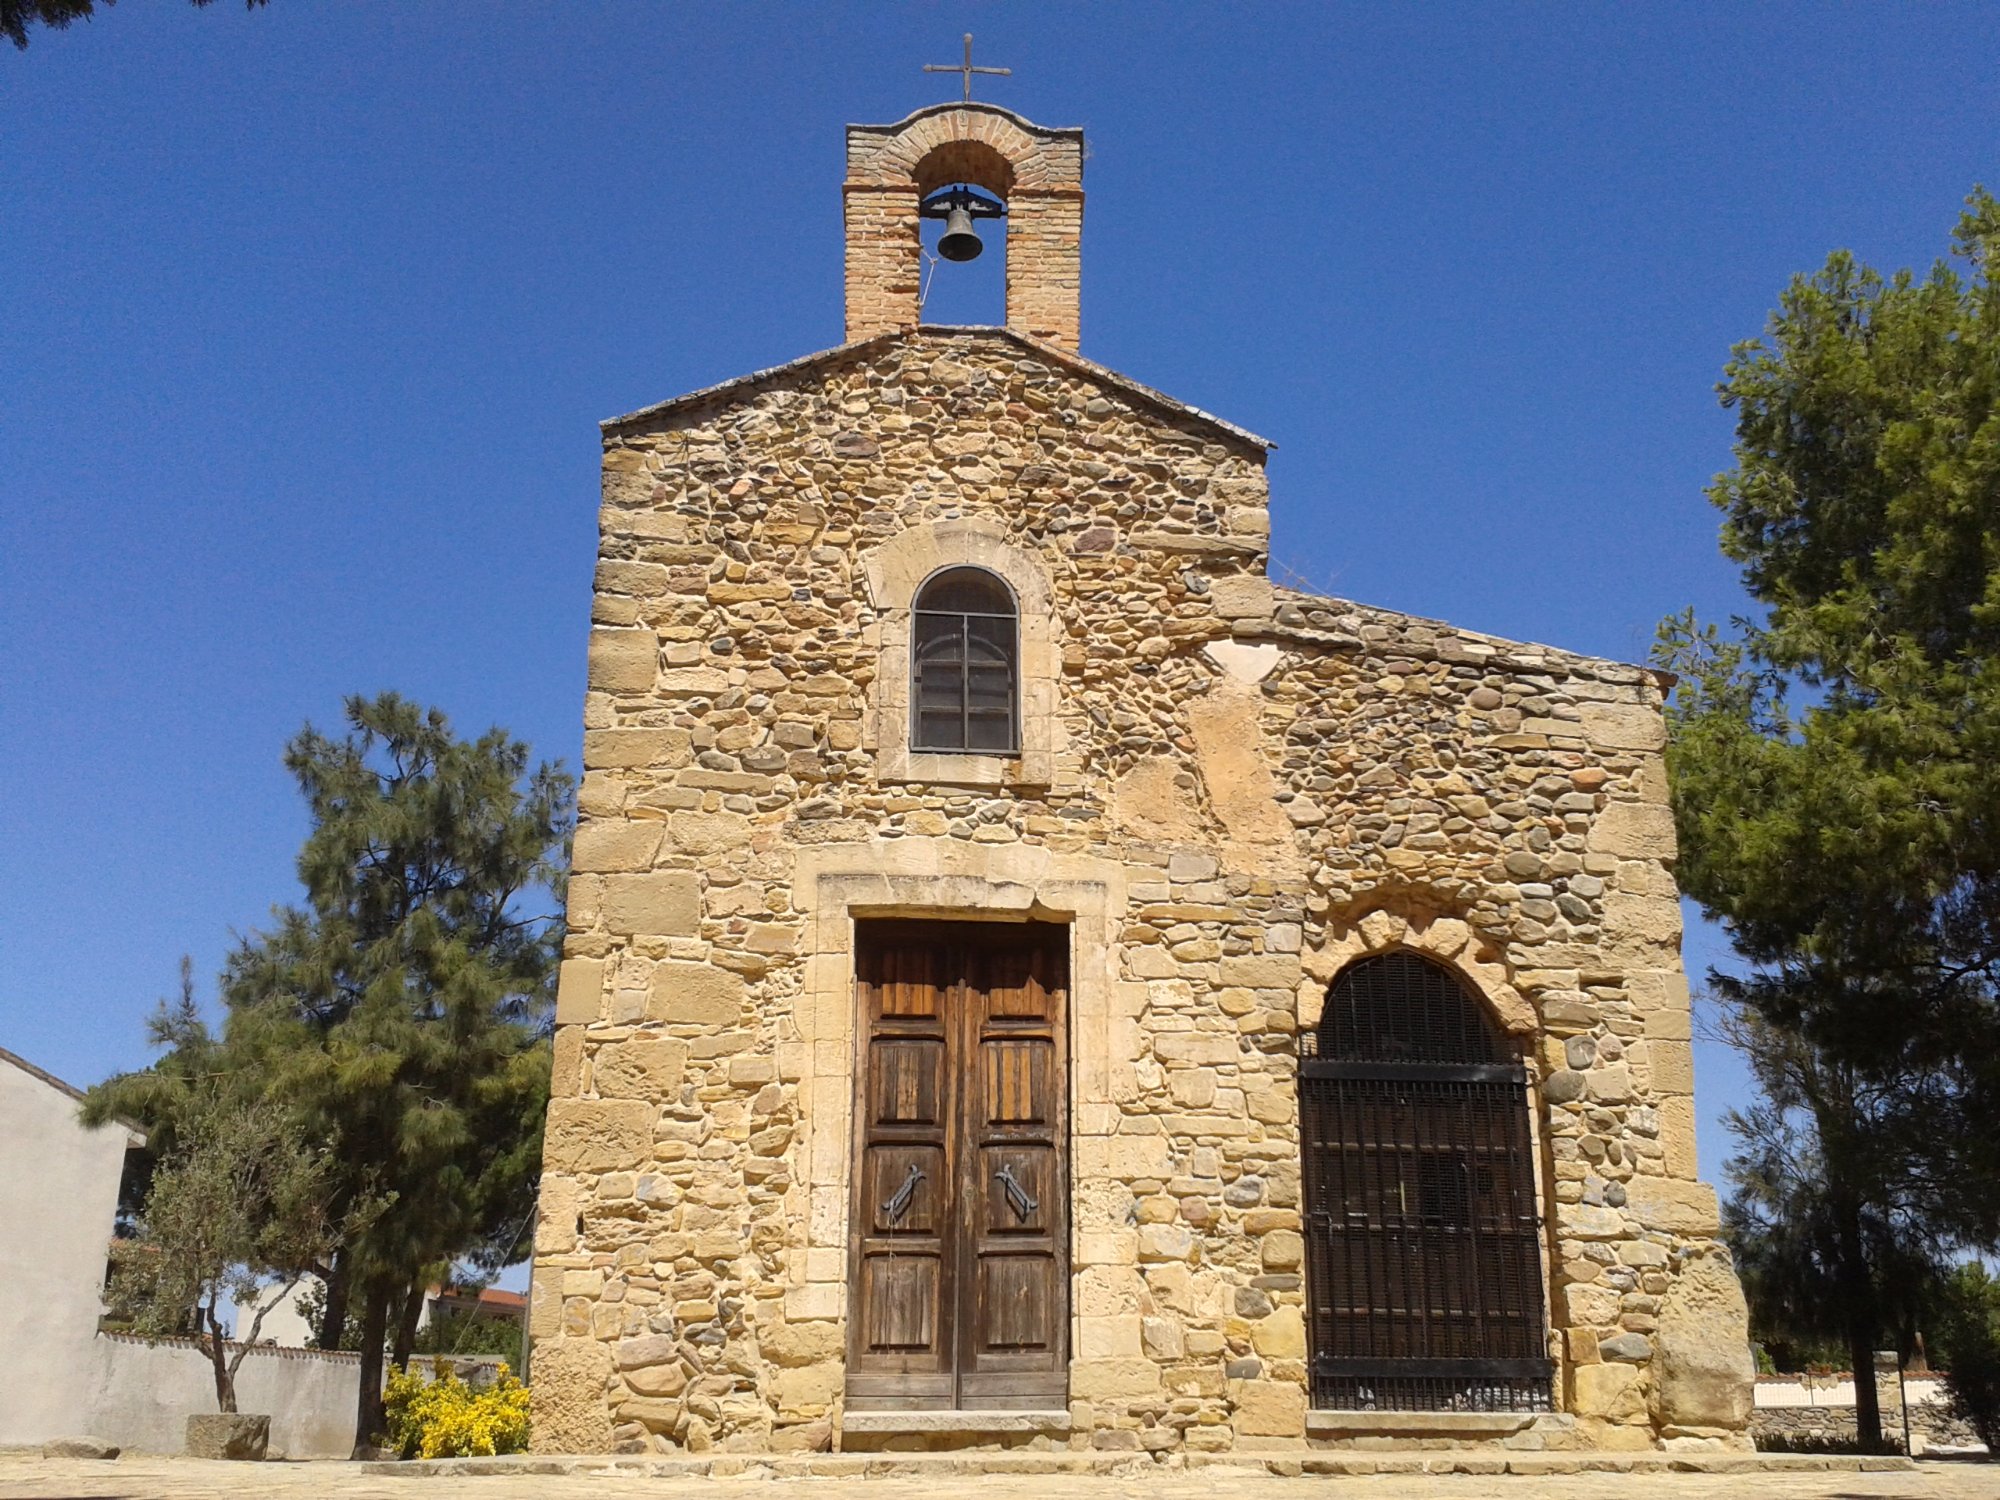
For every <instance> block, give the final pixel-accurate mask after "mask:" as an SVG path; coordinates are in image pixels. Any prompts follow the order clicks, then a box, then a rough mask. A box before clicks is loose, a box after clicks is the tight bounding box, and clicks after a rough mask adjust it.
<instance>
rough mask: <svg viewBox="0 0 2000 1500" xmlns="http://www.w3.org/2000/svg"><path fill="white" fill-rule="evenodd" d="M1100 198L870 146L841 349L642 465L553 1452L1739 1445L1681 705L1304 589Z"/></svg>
mask: <svg viewBox="0 0 2000 1500" xmlns="http://www.w3.org/2000/svg"><path fill="white" fill-rule="evenodd" d="M1082 146H1083V143H1082V138H1081V133H1080V132H1078V131H1074V130H1050V129H1043V128H1040V127H1037V126H1034V125H1032V124H1030V123H1029V122H1027V121H1025V120H1022V119H1020V118H1019V117H1017V116H1015V115H1013V114H1011V113H1009V112H1008V111H1005V110H1002V109H999V108H995V107H993V106H989V105H984V104H963V105H960V104H953V105H945V106H939V107H935V108H931V109H925V110H920V111H918V112H917V113H916V114H913V115H911V116H910V117H909V118H908V119H906V120H904V121H902V122H901V123H899V124H896V125H893V126H881V127H876V126H856V127H850V129H849V132H848V177H847V182H846V184H845V204H846V225H847V341H846V342H845V343H844V344H842V345H841V346H840V347H838V348H836V349H833V350H830V351H827V352H825V353H821V354H816V355H812V356H809V357H807V358H804V359H800V360H797V361H795V362H793V363H792V364H789V365H785V366H781V367H779V368H776V369H772V370H766V371H762V372H759V373H757V374H753V375H750V376H746V377H744V378H742V379H740V380H736V381H732V382H730V383H728V384H726V385H723V386H718V387H715V388H713V389H711V390H707V391H702V392H697V393H695V394H693V395H690V396H686V397H682V398H680V399H678V400H674V401H669V402H666V403H663V404H662V405H659V406H655V407H651V408H648V409H646V410H643V411H640V412H635V413H633V414H631V415H629V416H626V417H621V418H618V419H615V420H613V421H611V422H608V423H606V424H605V426H604V469H603V481H604V482H603V509H602V519H601V532H602V543H601V551H600V555H599V562H598V567H597V576H596V589H595V597H594V604H593V611H594V612H593V624H592V630H591V640H590V653H589V686H588V696H587V700H586V707H585V714H586V721H585V723H586V727H585V735H584V766H585V774H584V778H583V782H582V789H581V796H580V819H579V825H578V828H577V833H576V840H575V856H574V865H573V874H572V878H571V883H570V889H569V907H568V938H567V948H566V956H565V961H564V964H563V969H562V977H561V986H560V995H559V999H558V1010H557V1017H556V1019H557V1023H558V1024H557V1033H556V1046H555V1057H556V1062H555V1079H554V1091H553V1094H554V1097H553V1101H552V1103H551V1106H550V1110H549V1119H548V1132H547V1143H546V1157H545V1171H544V1176H543V1185H542V1200H541V1214H540V1219H539V1223H538V1227H537V1231H536V1239H535V1247H536V1253H535V1267H534V1279H533V1293H532V1309H531V1319H530V1331H531V1335H532V1338H533V1341H534V1342H533V1356H532V1376H533V1389H534V1399H535V1434H536V1437H535V1441H536V1445H537V1447H538V1448H540V1449H542V1450H544V1451H558V1452H560V1451H567V1452H608V1451H623V1452H680V1451H695V1452H700V1451H706V1450H711V1449H718V1450H734V1451H802V1450H814V1449H825V1448H842V1449H860V1448H889V1449H896V1448H934V1447H939V1446H952V1445H962V1446H983V1445H1001V1446H1031V1447H1039V1448H1050V1447H1053V1448H1063V1449H1085V1450H1113V1451H1116V1450H1133V1451H1138V1450H1146V1451H1151V1452H1154V1453H1159V1454H1171V1453H1173V1452H1175V1451H1188V1452H1218V1451H1231V1450H1238V1451H1240V1450H1253V1449H1284V1448H1299V1449H1304V1448H1307V1447H1309V1446H1315V1445H1321V1446H1326V1445H1333V1446H1338V1445H1355V1444H1360V1445H1364V1446H1388V1445H1395V1444H1404V1445H1409V1446H1416V1447H1449V1446H1459V1445H1465V1444H1498V1445H1506V1446H1511V1447H1528V1448H1540V1447H1546V1448H1564V1447H1574V1448H1651V1447H1658V1446H1705V1447H1747V1439H1746V1436H1745V1433H1746V1428H1747V1422H1748V1418H1749V1407H1750V1384H1751V1368H1750V1363H1749V1353H1748V1345H1747V1340H1746V1335H1745V1328H1744V1321H1745V1320H1744V1308H1743V1300H1742V1295H1741V1293H1740V1291H1739V1290H1738V1288H1737V1283H1736V1278H1735V1275H1734V1272H1733V1270H1732V1268H1731V1264H1730V1261H1729V1258H1728V1254H1727V1251H1726V1250H1725V1249H1724V1247H1723V1246H1722V1245H1721V1244H1720V1243H1719V1241H1718V1238H1717V1218H1716V1203H1715V1196H1714V1193H1713V1191H1712V1190H1711V1189H1710V1188H1709V1187H1707V1186H1705V1185H1704V1184H1702V1183H1701V1182H1699V1181H1698V1180H1697V1179H1696V1171H1695V1152H1694V1128H1695V1127H1694V1119H1695V1117H1694V1106H1693V1098H1692V1086H1693V1085H1692V1072H1691V1062H1690V1054H1689V1003H1688V992H1687V985H1686V980H1685V978H1684V975H1683V972H1682V968H1681V962H1680V956H1679V940H1680V914H1679V906H1678V899H1677V892H1676V888H1675V885H1674V880H1673V875H1672V873H1671V867H1672V860H1673V853H1674V846H1673V828H1672V820H1671V817H1670V815H1669V812H1668V807H1667V801H1666V795H1667V794H1666V783H1665V776H1664V771H1663V767H1662V761H1661V749H1662V745H1663V741H1664V731H1663V722H1662V718H1661V693H1662V686H1661V683H1660V682H1659V680H1658V679H1657V678H1656V676H1655V675H1654V674H1653V673H1651V672H1649V671H1647V670H1645V669H1642V668H1638V667H1632V666H1626V665H1621V664H1618V663H1614V662H1609V661H1602V660H1596V659H1593V658H1589V657H1584V656H1579V655H1575V654H1572V653H1569V652H1565V651H1560V650H1555V649H1551V648H1548V647H1543V646H1531V645H1523V644H1519V643H1515V642H1510V641H1504V640H1498V639H1495V638H1492V637H1488V636H1482V635H1478V634H1475V633H1472V632H1470V631H1465V630H1460V629H1457V628H1454V627H1451V626H1448V625H1444V624H1441V623H1438V622H1436V621H1432V620H1424V619H1417V618H1413V617H1410V616H1406V615H1399V614H1395V613H1393V612H1389V611H1385V610H1380V609H1372V608H1368V607H1366V606H1363V605H1359V604H1354V603H1350V602H1347V601H1343V600H1338V599H1330V598H1318V597H1313V596H1309V595H1305V594H1301V593H1296V592H1293V591H1290V590H1288V589H1283V588H1278V587H1275V586H1274V585H1273V584H1272V583H1271V582H1270V581H1269V579H1268V578H1267V576H1266V564H1267V560H1268V542H1269V525H1268V520H1267V509H1266V503H1267V492H1266V485H1265V473H1264V460H1265V455H1266V451H1267V448H1268V444H1266V443H1265V442H1264V441H1263V440H1261V439H1259V438H1258V437H1256V436H1254V435H1253V434H1251V433H1249V432H1246V431H1244V430H1243V429H1241V428H1238V427H1235V426H1232V425H1231V424H1229V423H1228V422H1225V421H1222V420H1219V419H1218V418H1216V417H1214V416H1211V415H1209V414H1207V413H1204V412H1201V411H1198V410H1195V409H1192V408H1190V407H1187V406H1185V405H1183V404H1181V403H1179V402H1176V401H1174V400H1172V399H1171V398H1169V397H1167V396H1165V395H1162V394H1161V393H1159V392H1157V391H1154V390H1150V389H1148V388H1146V387H1145V386H1142V385H1140V384H1138V383H1136V382H1134V381H1132V380H1130V379H1127V378H1126V377H1124V376H1122V375H1119V374H1116V373H1114V372H1112V371H1109V370H1106V369H1103V368H1101V367H1099V366H1097V365H1094V364H1092V363H1090V362H1089V361H1087V360H1085V359H1084V358H1082V357H1081V356H1080V355H1079V354H1078V352H1077V348H1078V331H1079V324H1078V310H1079V284H1080V276H1079V265H1080V262H1079V245H1080V235H1081V224H1082V204H1083V199H1082V161H1083V149H1082ZM961 185H970V186H972V187H976V188H978V189H981V190H983V191H984V192H985V193H988V194H990V195H992V196H993V197H994V198H996V199H998V200H999V201H1000V202H1002V203H1004V205H1005V210H1006V217H1005V224H1006V244H1007V293H1006V306H1007V312H1006V320H1007V321H1006V324H1005V326H1003V327H997V328H946V327H934V326H927V325H921V324H920V322H919V307H918V296H919V290H918V289H919V283H920V275H919V273H920V270H921V248H920V243H919V236H918V230H919V214H920V213H921V212H922V211H923V208H924V205H925V203H926V201H927V200H928V201H931V202H936V201H939V200H938V199H937V197H936V195H937V194H938V193H939V192H940V191H941V190H945V189H950V188H953V187H957V186H961Z"/></svg>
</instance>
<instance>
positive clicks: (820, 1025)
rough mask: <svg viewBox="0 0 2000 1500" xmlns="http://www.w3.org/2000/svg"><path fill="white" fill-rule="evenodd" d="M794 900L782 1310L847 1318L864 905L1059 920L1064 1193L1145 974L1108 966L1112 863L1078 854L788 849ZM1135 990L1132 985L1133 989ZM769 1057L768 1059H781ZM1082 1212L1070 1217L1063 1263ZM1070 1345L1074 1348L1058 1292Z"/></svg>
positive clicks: (899, 843)
mask: <svg viewBox="0 0 2000 1500" xmlns="http://www.w3.org/2000/svg"><path fill="white" fill-rule="evenodd" d="M793 900H794V902H795V903H796V904H797V905H798V907H799V908H800V910H802V911H803V912H804V913H805V915H806V923H805V940H806V943H807V945H808V947H807V950H806V953H805V992H804V993H803V994H802V995H801V996H800V997H799V1004H798V1006H797V1009H796V1011H795V1012H794V1015H795V1017H796V1023H795V1024H796V1026H797V1030H798V1036H797V1037H796V1038H786V1039H785V1040H784V1041H783V1042H781V1043H780V1046H781V1049H782V1050H785V1051H790V1052H791V1056H790V1058H789V1059H783V1060H782V1061H789V1062H790V1063H791V1065H792V1067H793V1068H795V1069H796V1071H797V1073H798V1075H799V1077H800V1081H801V1088H800V1091H799V1092H800V1098H801V1104H802V1108H801V1111H800V1116H801V1118H800V1133H801V1135H802V1137H803V1142H802V1146H803V1157H804V1161H805V1165H806V1171H805V1174H804V1175H805V1179H806V1182H807V1183H808V1185H809V1186H808V1188H807V1191H808V1193H809V1194H810V1198H809V1203H808V1213H807V1229H806V1243H805V1246H804V1251H803V1253H802V1254H799V1253H795V1254H794V1255H793V1256H792V1258H791V1262H790V1265H789V1266H788V1268H787V1275H786V1287H785V1317H786V1321H788V1322H798V1321H814V1320H833V1321H837V1322H842V1323H844V1322H845V1320H846V1317H847V1291H848V1287H847V1278H848V1270H849V1267H848V1236H847V1231H848V1222H847V1220H848V1212H849V1197H850V1193H849V1177H848V1174H849V1172H850V1171H851V1170H852V1166H853V1163H852V1148H853V1135H854V1129H853V1126H854V1117H853V1109H854V1070H855V1067H856V1065H857V1063H856V1056H855V1047H856V1041H855V1031H856V1028H855V1015H854V923H855V920H856V919H857V918H865V917H918V918H934V919H949V920H954V921H964V920H968V919H969V920H975V921H978V920H984V921H1009V920H1013V921H1029V920H1034V921H1052V922H1063V923H1066V924H1067V925H1068V926H1069V928H1070V1020H1069V1025H1070V1063H1069V1115H1070V1153H1069V1159H1070V1164H1071V1165H1070V1171H1071V1181H1070V1185H1069V1186H1070V1197H1071V1202H1072V1207H1073V1208H1075V1206H1076V1201H1077V1197H1078V1178H1079V1176H1080V1174H1081V1173H1082V1172H1083V1171H1084V1170H1085V1169H1086V1164H1087V1163H1089V1162H1090V1161H1092V1160H1095V1159H1099V1158H1101V1156H1102V1154H1103V1148H1102V1147H1101V1146H1100V1147H1099V1148H1098V1149H1097V1150H1096V1151H1093V1150H1092V1149H1090V1145H1089V1142H1090V1141H1091V1140H1092V1139H1093V1138H1099V1137H1106V1136H1109V1135H1111V1134H1112V1133H1113V1132H1114V1131H1115V1130H1116V1128H1117V1122H1118V1110H1117V1108H1116V1106H1115V1105H1114V1104H1113V1103H1112V1100H1113V1099H1114V1097H1116V1096H1117V1092H1118V1090H1117V1076H1118V1074H1119V1072H1120V1070H1119V1069H1118V1068H1117V1066H1116V1064H1114V1062H1113V1059H1114V1058H1116V1057H1123V1058H1125V1059H1127V1061H1126V1063H1125V1064H1124V1067H1123V1070H1122V1071H1123V1072H1130V1070H1131V1063H1130V1061H1129V1059H1130V1058H1132V1057H1133V1056H1134V1055H1135V1054H1134V1052H1133V1051H1132V1050H1131V1047H1130V1046H1129V1045H1127V1046H1125V1048H1124V1050H1123V1051H1119V1050H1117V1049H1118V1045H1119V1044H1120V1043H1121V1042H1125V1043H1129V1042H1130V1041H1131V1040H1132V1039H1131V1038H1130V1037H1128V1036H1126V1035H1125V1034H1124V1033H1125V1030H1126V1028H1136V1026H1137V1017H1138V1014H1139V1011H1140V1009H1142V1008H1143V1006H1144V997H1145V986H1144V985H1143V984H1139V985H1131V986H1128V985H1125V984H1121V983H1120V982H1119V981H1118V980H1116V979H1115V978H1114V975H1115V973H1116V971H1117V964H1118V954H1117V948H1116V933H1117V931H1118V926H1119V923H1120V922H1121V921H1122V920H1123V912H1124V909H1125V871H1124V869H1123V867H1122V866H1120V865H1118V864H1116V863H1114V862H1112V861H1109V860H1102V859H1096V858H1092V857H1090V856H1087V855H1063V854H1052V853H1050V852H1049V851H1048V850H1046V849H1038V848H1032V847H1027V846H1016V847H1012V848H995V847H993V846H991V845H972V844H968V843H964V842H962V841H960V840H957V839H921V838H902V839H894V840H878V841H875V842H873V843H869V844H863V845H853V844H849V845H830V846H827V847H825V848H820V849H808V850H802V851H800V853H799V855H798V863H797V867H796V872H795V876H794V880H793ZM1134 992H1136V993H1134ZM782 1061H781V1066H782ZM1085 1217H1086V1216H1085V1215H1084V1214H1083V1213H1081V1212H1076V1211H1073V1212H1072V1213H1071V1215H1070V1229H1069V1233H1070V1267H1071V1271H1070V1275H1071V1279H1072V1283H1073V1282H1074V1278H1075V1275H1076V1270H1077V1267H1078V1264H1079V1256H1078V1249H1077V1240H1078V1237H1079V1235H1080V1233H1081V1231H1082V1228H1083V1225H1084V1222H1085ZM1069 1317H1070V1343H1069V1347H1070V1357H1071V1359H1072V1360H1074V1359H1075V1358H1076V1350H1077V1348H1078V1347H1079V1338H1078V1330H1077V1322H1076V1319H1077V1311H1076V1302H1075V1299H1074V1297H1072V1298H1071V1301H1070V1310H1069Z"/></svg>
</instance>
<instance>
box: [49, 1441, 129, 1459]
mask: <svg viewBox="0 0 2000 1500" xmlns="http://www.w3.org/2000/svg"><path fill="white" fill-rule="evenodd" d="M120 1451H121V1450H120V1449H119V1447H118V1445H117V1444H116V1443H107V1442H106V1441H105V1440H104V1439H103V1438H96V1437H61V1438H50V1439H49V1440H48V1441H47V1442H46V1443H44V1444H42V1457H43V1458H103V1459H110V1458H116V1457H117V1456H118V1454H119V1452H120Z"/></svg>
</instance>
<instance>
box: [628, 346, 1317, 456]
mask: <svg viewBox="0 0 2000 1500" xmlns="http://www.w3.org/2000/svg"><path fill="white" fill-rule="evenodd" d="M933 334H948V335H963V334H987V335H997V336H998V337H1001V338H1005V339H1008V340H1010V341H1011V342H1013V343H1015V344H1018V345H1020V346H1021V347H1022V348H1024V349H1028V350H1032V351H1033V352H1034V353H1036V354H1039V355H1041V356H1042V357H1043V358H1045V359H1048V360H1050V361H1052V362H1053V363H1056V364H1059V365H1062V366H1064V367H1065V368H1067V369H1071V370H1074V371H1076V372H1077V373H1078V374H1081V375H1084V376H1086V377H1088V378H1089V379H1092V380H1095V381H1098V382H1100V383H1101V384H1104V385H1108V386H1111V387H1112V388H1114V389H1116V390H1118V391H1121V392H1123V393H1124V394H1125V395H1127V396H1130V397H1131V398H1133V399H1134V400H1136V401H1140V402H1142V403H1144V404H1145V405H1148V406H1151V407H1154V408H1156V409H1157V410H1160V411H1162V412H1165V413H1167V414H1168V415H1170V416H1174V417H1178V418H1181V419H1184V420H1188V421H1193V422H1198V423H1200V424H1202V425H1203V426H1206V427H1212V428H1214V429H1216V430H1217V431H1219V432H1222V433H1224V434H1226V435H1227V436H1228V437H1230V438H1233V439H1234V440H1235V441H1237V442H1239V443H1245V444H1248V445H1249V446H1251V447H1253V448H1259V449H1262V450H1263V451H1264V452H1266V453H1268V452H1270V451H1271V450H1273V449H1274V448H1276V447H1277V446H1278V445H1277V444H1276V443H1274V442H1272V441H1271V440H1270V439H1269V438H1265V437H1259V436H1258V435H1257V434H1256V433H1254V432H1252V431H1250V430H1249V429H1248V428H1246V427H1239V426H1237V425H1236V424H1235V423H1234V422H1230V421H1227V420H1225V419H1224V418H1222V417H1218V416H1216V415H1215V413H1214V412H1210V411H1203V410H1202V409H1201V408H1200V407H1198V406H1190V405H1189V404H1188V403H1187V402H1185V401H1177V400H1175V399H1174V398H1173V397H1172V396H1169V395H1168V394H1167V393H1166V392H1164V391H1158V390H1155V389H1154V388H1153V387H1151V386H1149V385H1145V384H1142V383H1141V382H1139V381H1137V380H1133V379H1132V378H1131V377H1129V376H1126V375H1121V374H1119V373H1118V372H1117V371H1116V370H1113V369H1109V368H1107V367H1106V366H1104V365H1100V364H1097V363H1096V362H1095V361H1092V360H1088V359H1085V358H1084V357H1083V356H1082V355H1080V354H1078V353H1076V352H1075V351H1074V350H1070V349H1065V348H1063V347H1062V346H1061V345H1059V344H1051V343H1048V342H1046V341H1044V340H1042V339H1038V338H1035V337H1033V336H1032V335H1030V334H1025V333H1022V332H1021V331H1020V330H1019V329H1016V328H1004V327H990V326H964V325H957V324H941V323H925V324H918V325H915V326H912V327H909V328H896V329H891V330H890V331H889V332H887V333H878V334H875V335H873V336H871V337H869V338H865V339H856V340H854V341H853V342H851V343H846V344H836V345H835V346H834V347H833V348H831V349H820V350H817V351H815V352H814V353H811V354H803V355H800V356H799V357H798V358H797V359H792V360H787V361H786V362H785V363H784V364H781V365H771V366H768V367H767V368H765V369H762V370H752V371H751V372H750V373H749V374H747V375H738V376H737V377H736V378H735V379H733V380H725V381H723V382H721V383H720V384H718V385H710V386H703V387H702V388H701V389H699V390H694V391H689V392H688V393H687V394H685V395H682V396H674V397H671V398H670V399H668V400H665V401H656V402H654V403H653V404H652V405H651V406H642V407H640V408H639V409H638V410H637V411H629V412H626V413H625V414H624V415H623V416H621V417H610V418H607V419H606V420H605V421H602V422H600V423H598V424H597V425H598V429H599V431H601V432H603V433H604V434H605V435H606V436H610V435H611V434H612V433H614V432H615V431H617V430H618V429H620V428H624V427H629V426H631V425H632V424H634V423H636V422H643V421H646V420H648V419H650V418H654V417H660V416H664V415H666V414H667V413H669V412H671V411H675V410H677V409H679V408H682V407H687V406H695V405H699V404H700V403H702V402H705V401H712V400H715V399H716V398H718V397H726V396H728V395H729V394H731V393H732V392H735V391H742V390H748V389H750V388H752V387H754V386H757V385H760V384H763V383H764V382H766V381H770V380H775V379H778V378H780V377H782V376H785V375H790V374H794V373H796V372H798V371H800V370H804V369H809V368H811V367H812V366H814V365H816V364H821V363H825V362H829V361H832V360H835V359H844V358H847V357H849V356H851V355H853V354H856V353H858V352H859V351H861V350H864V349H870V348H874V347H876V346H878V345H883V346H885V345H887V344H889V343H891V342H892V341H895V340H900V339H920V338H923V337H925V336H926V335H933Z"/></svg>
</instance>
